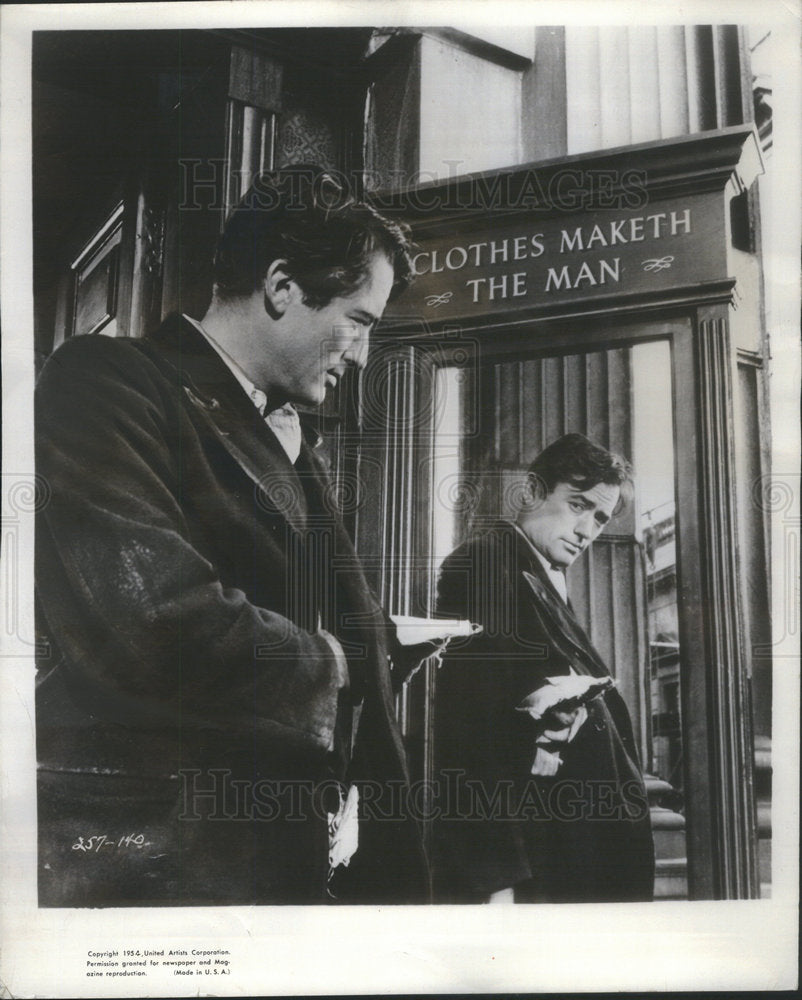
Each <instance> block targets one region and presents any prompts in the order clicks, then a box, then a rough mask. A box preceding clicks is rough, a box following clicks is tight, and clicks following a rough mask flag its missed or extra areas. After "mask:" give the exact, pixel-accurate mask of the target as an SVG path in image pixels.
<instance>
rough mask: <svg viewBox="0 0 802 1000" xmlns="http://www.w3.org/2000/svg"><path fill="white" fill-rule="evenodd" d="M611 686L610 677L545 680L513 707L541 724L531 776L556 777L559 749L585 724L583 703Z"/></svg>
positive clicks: (569, 675) (585, 711)
mask: <svg viewBox="0 0 802 1000" xmlns="http://www.w3.org/2000/svg"><path fill="white" fill-rule="evenodd" d="M612 684H613V680H612V678H611V677H588V676H582V675H579V674H574V673H571V674H567V675H564V676H562V675H561V676H557V677H548V678H547V679H546V683H545V684H544V685H543V686H542V687H540V688H538V689H537V690H536V691H532V692H531V694H528V695H527V696H526V698H524V699H523V701H522V702H521V704H520V705H518V706H516V707H517V709H518V711H520V712H527V713H528V714H529V715H531V717H532V718H533V719H534V720H535V721H536V722H538V723H540V726H539V729H540V732H539V734H538V736H537V738H536V740H535V744H536V746H535V759H534V761H533V763H532V767H531V773H532V774H534V775H539V776H542V777H553V776H554V775H555V774H556V773H557V771H558V770H559V768H560V765H561V764H562V757H561V756H560V750H561V748H562V747H564V746H565V745H566V744H568V743H570V742H571V740H573V738H574V737H575V736H576V734H577V733H578V732H579V730H580V729H581V728H582V726H583V725H584V723H585V722H586V721H587V717H588V710H587V708H585V702H587V701H590V700H591V699H592V698H595V697H596V695H598V694H601V692H602V691H604V690H605V689H606V688H608V687H610V686H611V685H612ZM547 727H548V728H547Z"/></svg>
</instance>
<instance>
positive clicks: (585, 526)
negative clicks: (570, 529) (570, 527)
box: [574, 510, 596, 539]
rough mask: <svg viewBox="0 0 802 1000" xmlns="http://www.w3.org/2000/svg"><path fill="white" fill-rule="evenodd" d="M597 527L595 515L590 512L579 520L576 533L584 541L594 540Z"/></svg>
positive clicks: (575, 528) (575, 529) (575, 526)
mask: <svg viewBox="0 0 802 1000" xmlns="http://www.w3.org/2000/svg"><path fill="white" fill-rule="evenodd" d="M595 525H596V522H595V521H594V519H593V513H592V511H589V510H588V511H586V512H585V513H584V514H583V515H582V516H581V517H580V518H579V519H578V520H577V522H576V524H575V525H574V533H575V534H576V535H578V536H579V537H580V538H583V539H588V538H592V537H593V529H594V527H595Z"/></svg>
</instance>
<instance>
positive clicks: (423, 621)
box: [390, 615, 482, 646]
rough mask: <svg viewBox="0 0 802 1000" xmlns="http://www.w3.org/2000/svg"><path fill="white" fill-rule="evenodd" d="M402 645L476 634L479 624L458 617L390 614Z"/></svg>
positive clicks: (479, 630) (414, 644)
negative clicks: (419, 616) (422, 616)
mask: <svg viewBox="0 0 802 1000" xmlns="http://www.w3.org/2000/svg"><path fill="white" fill-rule="evenodd" d="M390 619H391V621H392V622H393V624H394V625H395V630H396V634H397V636H398V641H399V642H400V643H401V645H402V646H417V645H419V643H422V642H437V641H438V640H440V639H455V638H457V637H461V636H469V635H476V633H477V632H481V631H482V626H481V625H476V624H474V623H473V622H469V621H467V620H463V619H459V618H416V617H415V616H414V615H390Z"/></svg>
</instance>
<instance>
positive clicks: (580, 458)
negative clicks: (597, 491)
mask: <svg viewBox="0 0 802 1000" xmlns="http://www.w3.org/2000/svg"><path fill="white" fill-rule="evenodd" d="M527 475H528V477H529V480H530V482H531V483H532V486H533V488H534V490H535V493H536V495H538V496H541V497H545V496H548V494H549V493H551V492H552V491H553V490H554V488H555V486H556V485H557V484H558V483H570V484H571V485H572V486H574V487H576V489H578V490H581V491H582V492H584V491H585V490H590V489H593V487H594V486H598V485H599V483H606V484H607V485H608V486H618V487H620V489H621V496H620V498H619V500H618V503H617V504H616V507H615V513H618V512H619V511H620V510H621V509H622V508H623V507H624V506H626V505H627V504H628V503H630V502H631V500H632V497H633V495H634V492H635V487H634V483H633V481H632V467H631V466H630V464H629V462H627V460H626V459H624V458H622V457H621V456H620V455H616V454H614V453H613V452H611V451H607V449H606V448H601V447H600V446H599V445H597V444H594V443H593V442H592V441H591V440H589V439H588V438H586V437H585V435H584V434H576V433H572V434H564V435H563V436H562V437H560V438H557V440H556V441H552V442H551V444H550V445H547V447H545V448H544V449H543V451H541V453H540V454H539V455H538V456H537V458H536V459H535V460H534V462H532V464H531V465H530V466H529V469H528V470H527Z"/></svg>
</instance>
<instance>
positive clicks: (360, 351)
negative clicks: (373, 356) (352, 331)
mask: <svg viewBox="0 0 802 1000" xmlns="http://www.w3.org/2000/svg"><path fill="white" fill-rule="evenodd" d="M369 348H370V334H368V333H363V334H360V335H359V336H357V337H355V338H354V339H353V340H352V341H351V343H350V344H349V345H348V347H347V348H346V350H345V351H344V353H343V360H344V361H347V362H348V364H350V365H353V366H354V367H355V368H359V369H362V368H364V367H365V365H366V364H367V363H368V350H369Z"/></svg>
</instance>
